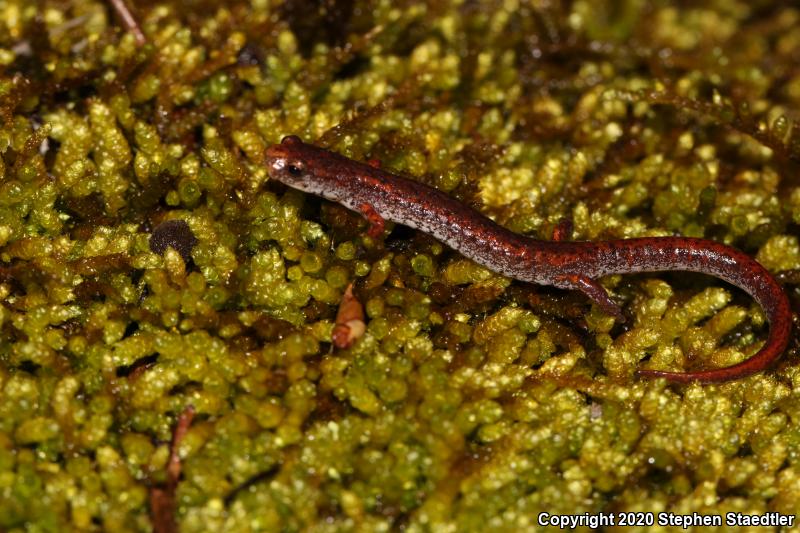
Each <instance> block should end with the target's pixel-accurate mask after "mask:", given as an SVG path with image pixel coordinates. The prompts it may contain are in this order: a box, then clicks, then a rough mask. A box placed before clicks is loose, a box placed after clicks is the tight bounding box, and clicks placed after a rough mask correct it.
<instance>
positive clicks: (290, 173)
mask: <svg viewBox="0 0 800 533" xmlns="http://www.w3.org/2000/svg"><path fill="white" fill-rule="evenodd" d="M315 148H316V147H314V146H311V145H308V144H305V143H304V142H303V141H301V140H300V138H299V137H296V136H294V135H288V136H286V137H284V138H283V140H282V141H281V143H280V144H274V145H272V146H270V147H269V148H267V152H266V154H267V158H266V163H267V166H268V168H269V176H270V177H271V178H272V179H274V180H277V181H280V182H281V183H285V184H286V185H288V186H290V187H293V188H295V189H300V190H301V191H304V192H310V193H314V194H319V187H320V184H319V180H317V179H315V176H314V174H313V173H312V172H311V170H310V169H309V168H308V163H309V162H311V161H312V159H313V157H314V153H313V150H314V149H315ZM306 152H309V153H306Z"/></svg>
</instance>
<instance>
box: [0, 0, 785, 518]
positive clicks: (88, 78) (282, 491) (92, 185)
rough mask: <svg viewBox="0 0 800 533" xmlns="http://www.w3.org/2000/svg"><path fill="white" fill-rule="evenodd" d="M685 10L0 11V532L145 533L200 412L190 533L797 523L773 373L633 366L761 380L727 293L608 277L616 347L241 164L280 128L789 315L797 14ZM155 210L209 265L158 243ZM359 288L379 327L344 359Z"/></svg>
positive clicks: (760, 322)
mask: <svg viewBox="0 0 800 533" xmlns="http://www.w3.org/2000/svg"><path fill="white" fill-rule="evenodd" d="M562 4H563V5H562ZM685 4H686V3H676V2H669V1H667V2H649V3H647V2H642V1H640V0H631V1H626V2H622V3H619V2H616V3H614V2H586V1H577V2H572V3H569V2H567V3H563V2H562V3H554V4H553V5H552V6H551V5H536V6H532V5H528V4H527V3H525V2H515V1H511V2H501V3H496V2H488V1H478V2H467V3H465V2H461V1H452V2H405V3H397V2H391V1H389V0H374V1H370V2H362V1H360V0H357V1H356V2H354V3H352V5H351V3H348V2H328V3H326V4H325V6H324V8H323V7H317V6H316V3H313V2H312V3H308V2H297V1H293V0H292V1H290V0H286V1H283V2H265V1H260V0H259V1H254V2H249V3H248V2H245V3H241V2H230V3H227V4H225V5H224V6H222V7H220V6H217V5H212V4H211V3H208V2H199V3H197V2H196V3H194V4H192V5H189V4H188V3H181V2H169V1H165V2H162V3H160V4H150V3H148V4H147V5H142V6H138V7H137V15H138V16H139V17H140V21H141V22H142V23H143V27H144V31H145V33H146V35H147V38H148V41H149V42H148V44H147V45H145V46H143V47H137V45H136V43H135V40H134V39H133V37H132V36H131V35H128V34H127V33H126V32H125V31H124V28H122V27H118V26H117V25H116V21H117V20H118V19H117V18H116V17H114V16H113V13H111V11H110V6H109V4H107V3H104V2H94V1H93V2H83V3H81V2H78V3H72V4H69V5H67V4H65V3H52V2H51V3H46V5H43V6H42V5H39V4H35V3H33V2H30V1H25V0H19V1H15V2H8V3H6V4H3V5H1V6H0V20H3V21H5V26H4V28H5V29H6V31H5V32H0V33H1V34H2V35H0V64H2V65H3V69H4V70H3V72H4V73H2V74H0V175H1V176H2V179H0V300H2V305H0V332H1V333H0V529H2V530H4V531H6V530H7V531H15V532H16V531H23V530H30V531H65V530H95V529H103V530H109V531H147V530H149V529H151V527H152V524H151V521H150V520H151V519H150V516H149V501H148V500H149V498H148V496H149V495H148V490H149V487H150V486H152V484H153V483H163V482H164V481H165V480H166V472H165V469H166V465H167V461H168V459H169V451H170V450H169V446H168V444H167V443H168V442H170V440H171V437H172V431H173V428H174V426H175V423H176V417H177V415H178V413H180V412H182V411H183V409H184V408H185V407H186V406H187V405H189V404H191V405H193V406H194V407H195V409H196V411H197V413H198V416H197V417H196V418H195V420H194V422H193V424H192V425H191V427H190V429H189V431H188V433H187V435H186V436H185V438H184V439H183V440H182V441H181V443H180V445H179V447H178V453H179V456H180V457H181V461H182V466H183V475H182V478H181V479H180V482H179V484H178V488H177V502H178V505H177V507H176V514H177V519H178V522H179V524H180V527H181V530H182V531H187V532H188V531H208V530H214V529H216V530H220V531H257V530H261V531H277V530H282V531H304V530H315V531H351V530H352V531H391V530H395V529H398V528H401V527H403V528H405V529H407V530H409V531H427V530H458V531H477V530H485V529H487V528H491V529H502V530H509V531H511V530H515V531H516V530H537V529H539V528H538V526H537V525H536V517H537V515H538V513H540V512H542V511H545V512H549V513H551V514H552V513H570V514H575V513H578V514H580V513H584V512H589V513H596V512H600V511H611V510H615V511H646V512H659V511H667V512H673V513H692V512H699V513H704V514H716V513H723V512H727V511H739V512H747V513H756V512H757V513H763V512H766V511H778V512H782V513H787V514H789V513H796V502H797V501H798V499H800V476H798V468H797V464H796V463H797V460H796V458H797V457H798V456H800V425H799V424H798V422H797V421H798V420H800V412H798V409H799V408H800V404H799V403H798V402H797V401H795V400H794V397H795V396H796V394H795V392H796V391H797V390H799V389H800V371H798V367H797V365H795V364H794V362H793V360H792V358H791V357H790V356H787V357H786V359H785V361H784V362H783V363H781V364H780V365H778V366H777V367H776V368H774V369H771V370H770V371H769V372H767V373H764V374H761V375H757V376H753V377H750V378H747V379H745V380H741V381H734V382H730V383H725V384H720V385H714V386H699V385H689V386H680V387H673V386H669V387H668V386H665V385H664V383H661V382H658V381H653V382H646V381H642V380H639V379H637V378H636V377H635V375H634V372H635V370H636V369H639V368H645V367H646V368H658V369H671V370H677V371H681V370H686V369H690V368H710V367H721V366H728V365H731V364H735V363H737V362H739V361H742V360H744V359H745V358H747V357H749V356H751V355H752V354H753V353H755V352H756V351H757V349H758V347H759V346H760V341H761V340H762V339H763V338H764V335H765V330H766V328H767V325H766V323H765V318H764V315H763V312H762V310H761V309H760V308H758V307H757V306H756V305H755V304H754V303H753V302H752V301H751V300H750V299H749V298H747V297H746V296H743V295H742V294H739V293H738V292H736V291H734V290H732V289H731V288H730V287H729V286H728V285H726V284H724V283H723V282H718V281H717V280H713V279H712V278H709V277H707V276H700V275H697V276H695V275H686V276H684V275H681V276H674V275H671V274H664V275H638V276H613V277H609V278H608V279H605V280H603V284H604V286H606V287H608V288H609V290H610V291H611V292H612V293H613V295H614V298H615V299H616V300H617V301H618V302H620V303H621V304H622V306H623V308H624V309H625V313H626V316H628V317H629V318H630V319H629V320H628V322H627V323H626V324H625V325H624V326H620V325H617V324H615V322H614V320H613V319H612V318H611V317H608V316H606V315H605V314H603V313H602V312H600V311H599V310H597V309H595V308H594V306H591V305H590V304H589V303H588V302H586V300H585V298H584V297H583V296H582V295H574V296H572V295H571V296H567V295H565V293H563V292H561V291H555V290H550V289H538V288H531V287H529V286H526V285H524V284H520V283H516V282H512V281H511V280H508V279H506V278H503V277H501V276H498V275H497V274H495V273H493V272H491V271H489V270H487V269H485V268H484V267H481V266H478V265H476V264H475V263H473V262H471V261H469V260H466V259H464V258H463V257H460V256H458V255H457V254H455V253H454V252H452V251H450V250H448V249H447V248H446V247H445V246H443V245H442V244H440V243H437V242H434V241H433V240H432V239H429V238H426V237H421V236H420V233H419V232H415V233H414V236H413V237H410V236H409V235H408V234H407V233H406V232H403V231H399V230H398V229H394V230H392V231H391V232H390V233H389V232H387V235H388V237H387V238H379V239H373V238H371V237H368V236H366V235H363V234H361V233H360V231H361V230H363V228H364V227H365V226H364V225H363V224H361V223H360V222H359V221H358V215H357V214H344V211H343V210H342V209H341V208H339V207H337V208H330V206H329V205H326V204H325V203H324V202H323V204H320V202H321V201H320V200H317V199H312V198H311V197H310V196H309V195H306V194H303V193H300V192H297V191H294V190H289V189H287V188H286V187H284V186H282V185H278V184H275V183H274V182H273V181H272V180H270V179H269V177H268V174H267V170H266V168H265V167H264V164H263V158H264V151H265V149H266V148H267V147H268V146H269V145H271V144H272V143H275V142H278V141H279V140H280V139H281V137H282V136H283V135H286V134H297V135H300V136H302V137H303V138H304V139H306V140H308V141H311V142H315V143H318V144H321V145H324V146H327V147H329V148H331V149H334V150H336V151H338V152H340V153H342V154H345V155H347V156H349V157H353V158H355V159H360V160H364V159H369V158H376V159H378V160H380V161H381V164H382V166H383V168H387V169H389V170H396V171H401V172H404V173H407V174H411V175H412V176H414V177H415V178H416V179H419V180H421V181H424V182H426V183H429V184H433V185H435V186H436V187H438V188H439V189H441V190H444V191H446V192H447V193H448V194H450V195H452V196H454V197H456V198H458V199H459V200H460V201H462V202H464V203H465V204H468V205H471V206H475V207H478V208H479V209H481V210H483V211H484V212H485V213H486V214H488V215H490V216H491V217H492V218H494V219H495V220H496V221H497V222H498V223H500V224H502V225H504V226H506V227H508V228H510V229H512V230H513V231H516V232H520V233H525V234H528V235H531V236H535V237H538V238H550V236H551V232H552V228H553V227H554V226H555V225H556V224H557V223H558V222H559V221H561V220H562V219H565V218H568V219H571V220H572V221H573V223H574V232H573V236H572V238H573V239H575V240H596V239H610V238H629V237H637V236H656V235H668V234H673V233H679V234H682V235H688V236H696V237H705V238H713V239H715V240H717V241H720V242H724V243H726V244H729V245H732V246H735V247H737V248H740V249H742V250H743V251H745V252H746V253H748V254H750V255H752V256H754V257H756V258H757V259H758V260H759V261H760V262H761V263H762V264H763V265H764V266H765V267H766V268H768V269H769V270H771V271H772V272H775V273H777V272H784V275H783V279H784V280H785V281H786V288H787V291H788V292H790V296H791V297H792V298H794V299H796V297H797V294H796V278H797V275H796V271H797V270H798V268H800V252H799V251H798V242H797V238H796V236H795V235H794V234H793V232H794V231H795V229H796V225H797V224H798V222H799V221H800V189H798V187H797V186H796V185H795V184H794V182H793V181H791V176H793V175H794V166H795V165H794V163H793V161H794V160H795V159H797V158H798V157H800V149H799V148H798V146H800V144H798V142H797V139H798V132H799V131H800V129H798V126H797V124H796V123H794V122H793V120H792V117H794V116H795V115H796V113H795V112H794V110H796V109H797V107H798V105H800V90H798V87H800V78H798V76H797V75H795V74H793V70H792V69H793V66H794V63H796V55H797V54H796V50H797V48H798V46H800V38H798V36H797V31H796V27H797V22H798V20H797V19H798V16H797V13H796V12H794V11H792V9H791V8H789V7H784V6H782V5H780V4H779V3H776V4H775V5H764V6H760V7H758V8H757V9H756V8H752V7H748V6H745V5H744V4H743V3H741V2H735V1H733V0H731V1H728V0H720V1H714V2H699V3H696V5H695V4H693V5H692V6H690V7H687V6H686V5H685ZM634 43H636V44H634ZM765 57H768V58H769V62H768V63H765V62H764V61H763V58H765ZM320 205H323V206H324V207H323V208H322V209H319V207H320ZM173 219H180V220H185V221H186V223H187V224H188V225H189V227H190V228H191V231H192V233H193V235H194V236H195V237H196V239H197V243H196V244H195V245H194V246H193V247H192V249H191V251H190V253H188V254H186V255H184V256H181V254H180V253H178V252H177V251H175V250H173V249H172V248H168V249H167V250H166V251H165V252H164V253H163V255H161V254H156V253H154V252H152V251H151V249H150V247H149V236H150V233H151V232H152V230H153V228H155V227H156V226H158V225H159V224H160V223H162V222H163V221H165V220H173ZM389 229H392V228H391V227H390V228H389ZM351 282H353V283H354V293H355V295H356V297H357V298H358V299H359V300H360V301H361V303H362V304H363V305H364V307H365V312H366V316H367V320H366V331H365V333H364V334H363V336H362V337H360V338H359V339H358V340H357V341H356V342H355V343H354V344H353V346H351V347H350V348H347V349H335V348H332V347H331V345H330V340H331V332H332V329H333V326H334V322H335V316H336V310H337V308H338V304H339V302H340V299H341V297H342V293H343V292H344V289H345V288H346V287H347V286H348V284H350V283H351ZM584 530H588V528H584Z"/></svg>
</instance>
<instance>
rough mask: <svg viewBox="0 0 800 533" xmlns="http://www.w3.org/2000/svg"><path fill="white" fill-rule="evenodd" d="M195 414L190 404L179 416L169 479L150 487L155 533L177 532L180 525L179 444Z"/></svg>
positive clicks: (171, 446)
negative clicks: (177, 513)
mask: <svg viewBox="0 0 800 533" xmlns="http://www.w3.org/2000/svg"><path fill="white" fill-rule="evenodd" d="M194 415H195V409H194V406H192V405H189V406H187V407H186V409H184V410H183V412H182V413H181V414H180V416H178V422H177V423H176V424H175V429H174V430H173V432H172V443H171V444H170V450H169V462H168V463H167V481H166V483H165V484H164V485H163V486H154V487H151V488H150V518H151V520H152V521H153V531H154V532H155V533H176V532H177V531H178V526H177V524H176V523H175V489H177V487H178V479H179V478H180V477H181V458H180V456H178V446H180V443H181V441H182V440H183V438H184V437H185V436H186V433H187V432H188V431H189V426H191V425H192V419H193V418H194Z"/></svg>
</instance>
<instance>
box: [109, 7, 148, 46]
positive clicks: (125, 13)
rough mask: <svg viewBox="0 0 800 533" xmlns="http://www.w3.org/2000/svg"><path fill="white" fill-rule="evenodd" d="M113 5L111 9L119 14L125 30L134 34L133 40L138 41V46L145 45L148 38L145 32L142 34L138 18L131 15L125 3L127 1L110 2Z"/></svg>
mask: <svg viewBox="0 0 800 533" xmlns="http://www.w3.org/2000/svg"><path fill="white" fill-rule="evenodd" d="M108 1H109V3H110V4H111V7H113V8H114V11H116V12H117V15H118V16H119V18H121V19H122V24H123V25H124V26H125V28H126V29H127V30H128V31H129V32H130V33H132V34H133V38H134V39H135V40H136V44H137V45H139V46H142V45H144V44H145V43H146V42H147V37H145V36H144V32H142V28H141V27H140V26H139V23H138V22H136V17H134V16H133V13H131V10H130V8H129V7H128V4H126V3H125V0H108Z"/></svg>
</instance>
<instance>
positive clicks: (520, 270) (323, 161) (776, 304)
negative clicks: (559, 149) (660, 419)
mask: <svg viewBox="0 0 800 533" xmlns="http://www.w3.org/2000/svg"><path fill="white" fill-rule="evenodd" d="M266 164H267V165H268V170H269V174H270V177H271V178H272V179H275V180H277V181H279V182H282V183H284V184H286V185H288V186H290V187H293V188H295V189H299V190H301V191H304V192H307V193H311V194H314V195H317V196H321V197H323V198H326V199H328V200H331V201H334V202H338V203H340V204H342V205H344V206H346V207H347V208H349V209H351V210H354V211H358V212H360V213H361V214H363V215H364V216H365V218H366V219H367V220H368V221H369V222H370V231H369V233H370V235H372V236H378V235H380V234H381V233H382V231H383V222H384V220H391V221H393V222H395V223H397V224H403V225H406V226H409V227H411V228H414V229H417V230H420V231H423V232H425V233H428V234H430V235H432V236H433V237H435V238H436V239H438V240H439V241H441V242H443V243H444V244H446V245H448V246H449V247H451V248H453V249H454V250H456V251H458V252H459V253H461V254H462V255H464V256H465V257H468V258H469V259H471V260H473V261H475V262H476V263H479V264H481V265H483V266H485V267H487V268H489V269H491V270H493V271H495V272H498V273H500V274H503V275H504V276H508V277H511V278H515V279H518V280H521V281H525V282H532V283H537V284H540V285H552V286H555V287H559V288H562V289H573V290H579V291H581V292H583V293H584V294H586V296H588V297H589V299H591V300H592V301H594V302H595V303H596V304H597V305H598V306H599V307H600V308H601V309H603V310H604V311H605V312H607V313H609V314H611V315H613V316H615V317H616V318H617V319H620V320H622V319H623V317H622V312H621V309H620V307H619V306H618V305H617V304H616V303H615V302H614V301H613V300H612V299H611V298H610V296H609V295H608V293H607V292H606V290H605V289H604V288H603V287H602V286H601V285H600V284H599V283H598V282H597V279H598V278H600V277H602V276H607V275H609V274H627V273H632V272H658V271H668V270H679V271H692V272H700V273H703V274H709V275H711V276H715V277H718V278H720V279H723V280H725V281H727V282H728V283H731V284H733V285H735V286H737V287H739V288H741V289H743V290H744V291H745V292H747V293H748V294H749V295H750V296H752V297H753V298H754V299H755V301H756V302H758V304H759V305H761V307H762V308H763V309H764V312H765V313H766V316H767V319H768V321H769V324H770V331H769V336H768V338H767V340H766V342H765V344H764V345H763V347H762V348H761V350H760V351H759V352H758V353H756V354H755V355H754V356H752V357H750V358H749V359H747V360H745V361H742V362H740V363H738V364H735V365H733V366H729V367H726V368H717V369H709V370H701V371H696V372H668V371H662V370H638V371H637V374H638V375H639V376H641V377H644V378H665V379H666V380H668V381H672V382H678V383H688V382H692V381H700V382H706V383H707V382H720V381H727V380H732V379H738V378H743V377H746V376H749V375H751V374H754V373H756V372H760V371H762V370H764V369H765V368H767V367H769V366H770V365H771V364H772V363H773V362H775V361H776V360H777V359H778V358H779V357H780V356H781V355H782V354H783V352H784V350H785V349H786V345H787V344H788V342H789V336H790V334H791V327H792V313H791V308H790V305H789V300H788V298H787V296H786V294H785V292H784V291H783V289H782V288H781V286H780V285H779V284H778V282H777V281H776V280H775V278H774V277H773V276H772V275H771V274H770V273H769V272H768V271H767V269H765V268H764V267H763V266H761V265H760V264H759V263H758V262H757V261H755V260H754V259H752V258H751V257H750V256H748V255H747V254H745V253H743V252H741V251H739V250H736V249H735V248H731V247H730V246H726V245H724V244H720V243H718V242H715V241H712V240H708V239H698V238H690V237H644V238H635V239H621V240H610V241H599V242H570V241H564V240H554V241H545V240H537V239H532V238H529V237H526V236H523V235H519V234H517V233H514V232H512V231H510V230H508V229H506V228H504V227H502V226H500V225H499V224H497V223H495V222H494V221H492V220H491V219H489V218H488V217H486V216H484V215H482V214H481V213H479V212H477V211H475V210H473V209H471V208H469V207H467V206H466V205H464V204H462V203H460V202H459V201H457V200H455V199H454V198H452V197H450V196H448V195H447V194H445V193H444V192H442V191H440V190H438V189H435V188H433V187H430V186H427V185H425V184H423V183H420V182H417V181H414V180H412V179H409V178H405V177H402V176H398V175H395V174H392V173H390V172H387V171H384V170H381V169H380V168H379V165H377V164H376V163H370V164H365V163H360V162H357V161H354V160H352V159H349V158H347V157H344V156H342V155H340V154H337V153H335V152H332V151H329V150H326V149H324V148H320V147H318V146H314V145H312V144H308V143H305V142H303V141H302V140H300V139H299V138H298V137H296V136H293V135H290V136H287V137H285V138H284V139H283V140H282V141H281V143H280V144H275V145H273V146H271V147H269V148H268V149H267V151H266Z"/></svg>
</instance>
